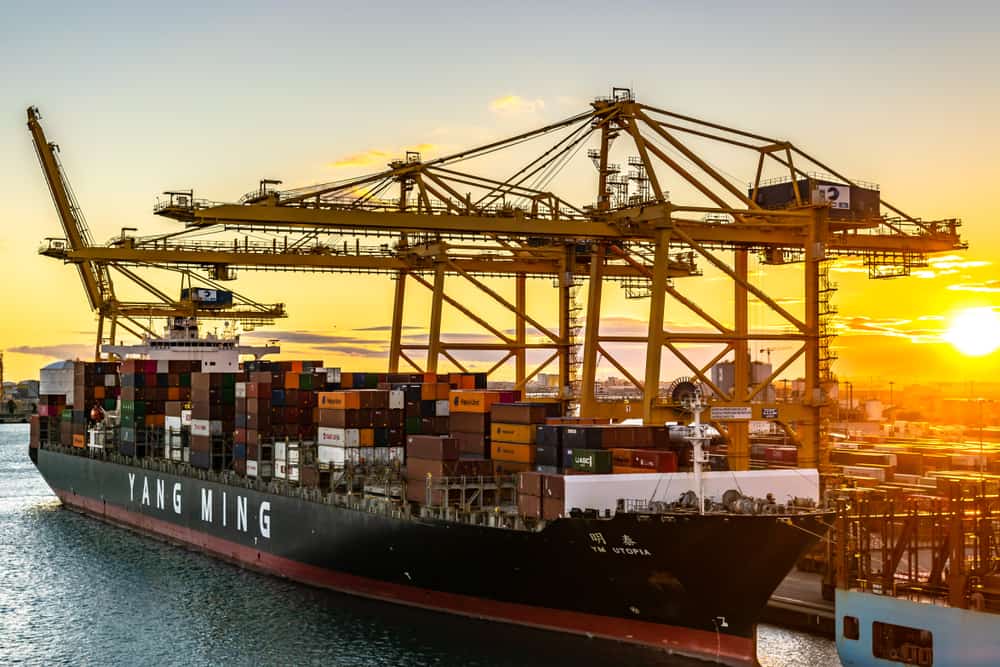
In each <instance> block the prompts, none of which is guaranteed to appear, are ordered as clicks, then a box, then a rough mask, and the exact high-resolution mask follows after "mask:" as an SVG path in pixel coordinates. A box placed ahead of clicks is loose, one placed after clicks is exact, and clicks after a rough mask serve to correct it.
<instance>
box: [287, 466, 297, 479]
mask: <svg viewBox="0 0 1000 667" xmlns="http://www.w3.org/2000/svg"><path fill="white" fill-rule="evenodd" d="M285 473H286V475H287V476H288V481H290V482H297V481H299V467H298V466H297V465H295V466H293V465H290V466H288V467H287V468H286V469H285Z"/></svg>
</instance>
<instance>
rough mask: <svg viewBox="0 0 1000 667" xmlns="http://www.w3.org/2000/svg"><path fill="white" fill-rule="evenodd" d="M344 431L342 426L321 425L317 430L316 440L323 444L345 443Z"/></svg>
mask: <svg viewBox="0 0 1000 667" xmlns="http://www.w3.org/2000/svg"><path fill="white" fill-rule="evenodd" d="M343 431H344V429H342V428H330V427H329V426H320V427H319V428H318V429H317V430H316V440H317V441H318V442H319V444H321V445H343V444H344V443H343Z"/></svg>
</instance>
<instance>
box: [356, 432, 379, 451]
mask: <svg viewBox="0 0 1000 667" xmlns="http://www.w3.org/2000/svg"><path fill="white" fill-rule="evenodd" d="M358 438H359V440H360V444H361V446H362V447H372V446H374V445H375V429H373V428H359V429H358Z"/></svg>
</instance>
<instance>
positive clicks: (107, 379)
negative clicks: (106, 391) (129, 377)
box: [104, 373, 118, 387]
mask: <svg viewBox="0 0 1000 667" xmlns="http://www.w3.org/2000/svg"><path fill="white" fill-rule="evenodd" d="M117 384H118V376H117V375H115V374H114V373H108V374H107V375H105V376H104V386H105V387H114V386H116V385H117Z"/></svg>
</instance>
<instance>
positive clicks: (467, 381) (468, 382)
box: [458, 375, 476, 389]
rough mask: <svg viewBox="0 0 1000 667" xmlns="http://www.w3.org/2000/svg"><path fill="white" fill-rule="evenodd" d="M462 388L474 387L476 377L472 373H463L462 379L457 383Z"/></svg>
mask: <svg viewBox="0 0 1000 667" xmlns="http://www.w3.org/2000/svg"><path fill="white" fill-rule="evenodd" d="M458 386H459V387H461V388H462V389H475V388H476V378H475V377H473V376H472V375H463V376H462V381H461V382H460V383H459V385H458Z"/></svg>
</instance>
